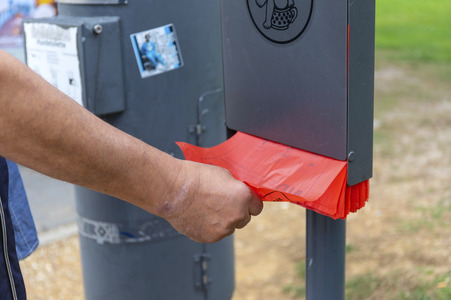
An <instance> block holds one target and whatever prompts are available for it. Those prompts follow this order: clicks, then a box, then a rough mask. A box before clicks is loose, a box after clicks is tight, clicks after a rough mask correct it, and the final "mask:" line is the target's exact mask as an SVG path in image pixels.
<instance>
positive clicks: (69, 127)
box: [0, 50, 262, 242]
mask: <svg viewBox="0 0 451 300" xmlns="http://www.w3.org/2000/svg"><path fill="white" fill-rule="evenodd" d="M0 155H2V156H4V157H6V158H8V159H10V160H13V161H15V162H17V163H20V164H22V165H24V166H27V167H29V168H31V169H34V170H36V171H38V172H41V173H43V174H46V175H48V176H51V177H54V178H57V179H60V180H64V181H68V182H71V183H74V184H77V185H81V186H84V187H87V188H90V189H92V190H95V191H98V192H101V193H105V194H108V195H111V196H114V197H116V198H119V199H123V200H125V201H127V202H130V203H132V204H134V205H136V206H139V207H141V208H143V209H145V210H147V211H149V212H151V213H153V214H155V215H158V216H161V217H163V218H165V219H167V220H168V221H169V222H170V223H171V224H172V225H173V226H174V228H175V229H177V230H179V231H180V232H181V233H183V234H186V235H187V236H188V237H190V238H191V239H193V240H196V241H199V242H215V241H218V240H219V239H221V238H223V237H225V236H227V235H229V234H231V233H233V231H234V230H235V228H241V227H244V226H245V225H246V224H247V222H249V220H250V217H251V215H258V214H259V213H260V211H261V210H262V202H261V201H260V199H258V197H257V196H256V195H255V194H254V193H253V192H252V191H250V190H249V188H248V187H247V186H246V185H245V184H244V183H242V182H240V181H237V180H235V179H233V177H232V176H231V175H230V174H229V173H228V172H227V171H226V170H224V169H221V168H218V167H214V166H208V165H203V164H197V163H193V162H189V161H183V160H178V159H176V158H173V157H172V156H170V155H167V154H165V153H164V152H162V151H159V150H157V149H155V148H153V147H151V146H149V145H147V144H145V143H144V142H142V141H140V140H138V139H136V138H134V137H132V136H130V135H128V134H126V133H124V132H122V131H120V130H118V129H116V128H114V127H112V126H110V125H109V124H107V123H105V122H103V121H102V120H100V119H99V118H97V117H96V116H94V115H93V114H91V113H90V112H88V111H87V110H86V109H84V108H83V107H81V106H80V105H79V104H77V103H76V102H75V101H73V100H71V99H70V98H69V97H67V96H66V95H65V94H63V93H62V92H60V91H59V90H57V89H56V88H55V87H53V86H52V85H50V84H49V83H47V82H46V81H45V80H44V79H42V78H41V77H40V76H38V75H37V74H35V73H34V72H33V71H31V70H30V69H29V68H28V67H26V66H25V65H23V64H22V63H20V62H19V61H17V60H16V59H14V58H13V57H11V56H10V55H8V54H6V53H5V52H3V51H1V50H0Z"/></svg>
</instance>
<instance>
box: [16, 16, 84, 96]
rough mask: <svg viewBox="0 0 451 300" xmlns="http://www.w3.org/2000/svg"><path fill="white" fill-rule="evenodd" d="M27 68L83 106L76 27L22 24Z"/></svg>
mask: <svg viewBox="0 0 451 300" xmlns="http://www.w3.org/2000/svg"><path fill="white" fill-rule="evenodd" d="M24 32H25V40H26V53H27V64H28V66H29V67H30V68H31V69H32V70H33V71H35V72H36V73H38V74H39V75H41V76H42V77H43V78H44V79H46V80H47V81H48V82H50V83H51V84H52V85H54V86H55V87H56V88H58V89H59V90H60V91H62V92H63V93H65V94H66V95H67V96H69V97H70V98H72V99H74V100H75V101H77V102H78V103H79V104H80V105H83V100H82V82H81V73H80V58H79V55H78V48H77V32H78V27H68V28H64V27H61V26H58V25H54V24H47V23H24Z"/></svg>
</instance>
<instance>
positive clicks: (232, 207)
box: [158, 161, 263, 243]
mask: <svg viewBox="0 0 451 300" xmlns="http://www.w3.org/2000/svg"><path fill="white" fill-rule="evenodd" d="M180 162H181V164H182V166H181V168H180V172H179V174H178V176H177V178H176V180H175V185H174V189H175V191H176V192H175V197H174V198H173V199H169V200H168V201H166V202H165V203H164V204H163V205H162V206H161V207H160V209H159V210H158V215H160V216H162V217H163V218H165V219H166V220H168V221H169V223H171V225H172V226H173V227H174V228H175V229H176V230H178V231H179V232H180V233H182V234H184V235H186V236H188V237H189V238H190V239H192V240H194V241H197V242H201V243H213V242H217V241H219V240H221V239H223V238H224V237H226V236H228V235H230V234H232V233H233V232H234V231H235V229H237V228H238V229H239V228H243V227H244V226H246V224H247V223H249V221H250V220H251V216H256V215H258V214H260V212H261V211H262V209H263V202H262V201H261V199H260V198H259V197H258V196H257V194H255V193H254V192H253V191H252V190H251V189H249V187H247V186H246V185H245V184H244V183H242V182H241V181H238V180H235V179H234V178H233V177H232V175H230V173H229V172H228V171H227V170H225V169H223V168H220V167H216V166H211V165H205V164H200V163H195V162H191V161H180Z"/></svg>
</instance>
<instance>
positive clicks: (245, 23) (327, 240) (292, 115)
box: [221, 0, 375, 299]
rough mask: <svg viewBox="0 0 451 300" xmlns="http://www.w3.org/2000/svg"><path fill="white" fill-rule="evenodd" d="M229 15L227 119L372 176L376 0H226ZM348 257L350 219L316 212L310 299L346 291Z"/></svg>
mask: <svg viewBox="0 0 451 300" xmlns="http://www.w3.org/2000/svg"><path fill="white" fill-rule="evenodd" d="M221 15H222V16H221V19H222V29H223V59H224V90H225V106H226V124H227V126H228V127H229V128H231V129H233V130H236V131H242V132H244V133H248V134H251V135H254V136H257V137H260V138H263V139H266V140H271V141H274V142H277V143H281V144H284V145H288V146H292V147H295V148H298V149H302V150H305V151H308V152H311V153H314V154H318V155H321V156H324V157H328V158H333V159H336V160H339V161H342V162H344V163H346V164H347V166H346V167H347V182H345V184H346V183H347V185H348V186H350V187H351V189H352V187H355V186H359V185H360V184H363V183H364V182H365V181H366V180H368V179H369V178H370V177H371V176H372V143H373V94H374V16H375V2H374V0H366V1H363V0H222V1H221ZM254 159H255V157H254ZM275 173H276V172H275ZM344 256H345V221H343V220H337V221H334V220H332V219H330V218H328V217H324V216H322V215H319V214H315V213H314V212H312V211H308V213H307V261H306V265H307V285H306V287H307V299H343V298H344ZM326 283H327V284H326ZM324 284H326V286H325V285H324Z"/></svg>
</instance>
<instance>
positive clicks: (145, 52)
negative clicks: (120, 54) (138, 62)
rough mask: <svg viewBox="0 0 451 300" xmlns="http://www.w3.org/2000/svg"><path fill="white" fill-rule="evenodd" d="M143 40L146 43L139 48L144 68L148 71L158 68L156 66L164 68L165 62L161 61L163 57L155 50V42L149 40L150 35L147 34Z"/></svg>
mask: <svg viewBox="0 0 451 300" xmlns="http://www.w3.org/2000/svg"><path fill="white" fill-rule="evenodd" d="M144 38H145V39H146V41H145V42H144V43H143V44H142V45H141V48H140V52H141V59H142V62H143V66H144V68H145V69H146V70H149V71H150V70H155V69H156V68H157V67H158V64H161V65H163V66H166V62H165V61H164V60H163V57H162V56H161V54H160V53H158V52H157V50H156V44H155V42H154V41H151V40H150V34H149V33H147V34H146V35H145V36H144Z"/></svg>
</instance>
